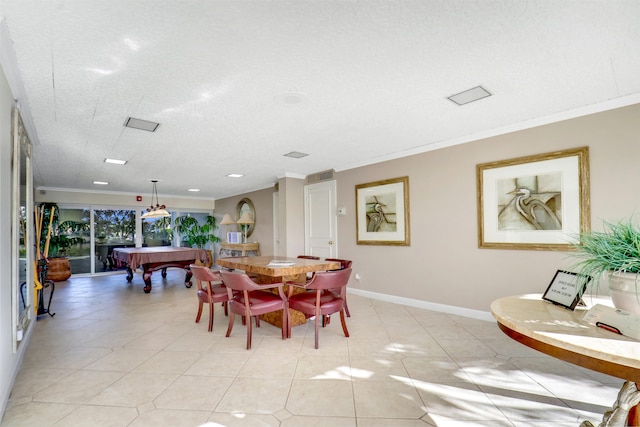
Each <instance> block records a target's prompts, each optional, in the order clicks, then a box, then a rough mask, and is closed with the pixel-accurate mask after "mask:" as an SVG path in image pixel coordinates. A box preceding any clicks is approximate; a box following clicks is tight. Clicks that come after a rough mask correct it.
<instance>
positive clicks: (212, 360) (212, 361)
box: [184, 350, 252, 377]
mask: <svg viewBox="0 0 640 427" xmlns="http://www.w3.org/2000/svg"><path fill="white" fill-rule="evenodd" d="M251 355H252V353H251V352H248V351H244V352H242V353H222V352H220V353H219V352H212V351H211V350H210V351H209V352H208V353H205V354H203V355H202V356H200V358H199V359H198V360H196V361H195V362H194V363H193V364H192V365H191V366H190V367H189V368H188V369H187V370H186V371H185V372H184V375H207V376H212V377H235V376H237V375H238V372H240V370H241V369H242V367H243V366H244V364H245V363H246V361H247V360H248V359H249V357H251Z"/></svg>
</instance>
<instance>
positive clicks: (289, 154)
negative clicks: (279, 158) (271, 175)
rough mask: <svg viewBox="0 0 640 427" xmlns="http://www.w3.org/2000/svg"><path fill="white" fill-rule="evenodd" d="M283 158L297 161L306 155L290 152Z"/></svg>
mask: <svg viewBox="0 0 640 427" xmlns="http://www.w3.org/2000/svg"><path fill="white" fill-rule="evenodd" d="M284 156H285V157H291V158H293V159H299V158H302V157H306V156H308V154H307V153H301V152H299V151H291V152H289V153H287V154H285V155H284Z"/></svg>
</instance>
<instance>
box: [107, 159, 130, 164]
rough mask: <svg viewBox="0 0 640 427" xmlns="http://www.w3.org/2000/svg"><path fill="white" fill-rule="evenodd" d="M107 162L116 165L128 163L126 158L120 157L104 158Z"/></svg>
mask: <svg viewBox="0 0 640 427" xmlns="http://www.w3.org/2000/svg"><path fill="white" fill-rule="evenodd" d="M104 162H105V163H113V164H114V165H126V164H127V161H126V160H118V159H104Z"/></svg>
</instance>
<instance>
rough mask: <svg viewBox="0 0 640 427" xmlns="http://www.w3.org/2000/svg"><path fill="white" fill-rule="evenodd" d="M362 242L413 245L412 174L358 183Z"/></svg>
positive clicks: (359, 238) (358, 217)
mask: <svg viewBox="0 0 640 427" xmlns="http://www.w3.org/2000/svg"><path fill="white" fill-rule="evenodd" d="M356 229H357V233H358V237H357V243H358V244H359V245H395V246H408V245H409V241H410V238H409V177H406V176H405V177H401V178H393V179H387V180H383V181H376V182H370V183H366V184H359V185H356Z"/></svg>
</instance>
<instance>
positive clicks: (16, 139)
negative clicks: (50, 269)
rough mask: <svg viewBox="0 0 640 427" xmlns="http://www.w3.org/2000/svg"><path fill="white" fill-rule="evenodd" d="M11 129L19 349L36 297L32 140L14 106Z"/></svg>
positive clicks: (16, 338) (16, 340) (14, 302)
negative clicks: (34, 287) (34, 290)
mask: <svg viewBox="0 0 640 427" xmlns="http://www.w3.org/2000/svg"><path fill="white" fill-rule="evenodd" d="M11 132H12V137H13V162H12V181H13V182H12V193H13V194H12V196H13V197H12V199H11V205H12V206H11V212H12V214H11V216H12V222H11V246H12V251H11V252H12V253H11V257H12V263H11V270H12V271H11V273H12V274H11V278H12V283H13V286H12V289H13V291H12V295H11V308H12V317H11V318H12V324H13V325H12V326H13V327H12V336H13V343H14V345H13V348H14V351H15V350H17V348H18V344H19V343H20V342H21V341H22V338H23V334H24V333H25V332H26V330H27V328H28V326H29V322H30V321H31V319H32V317H33V316H34V313H35V311H34V308H33V307H34V297H33V283H34V281H33V268H32V265H33V257H34V253H33V250H32V248H33V242H34V240H33V239H34V236H33V232H32V231H33V228H32V227H31V224H33V174H32V171H31V142H30V141H29V137H28V135H27V131H26V129H25V127H24V124H23V123H22V119H21V117H20V112H19V110H18V109H17V108H14V109H13V114H12V125H11Z"/></svg>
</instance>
